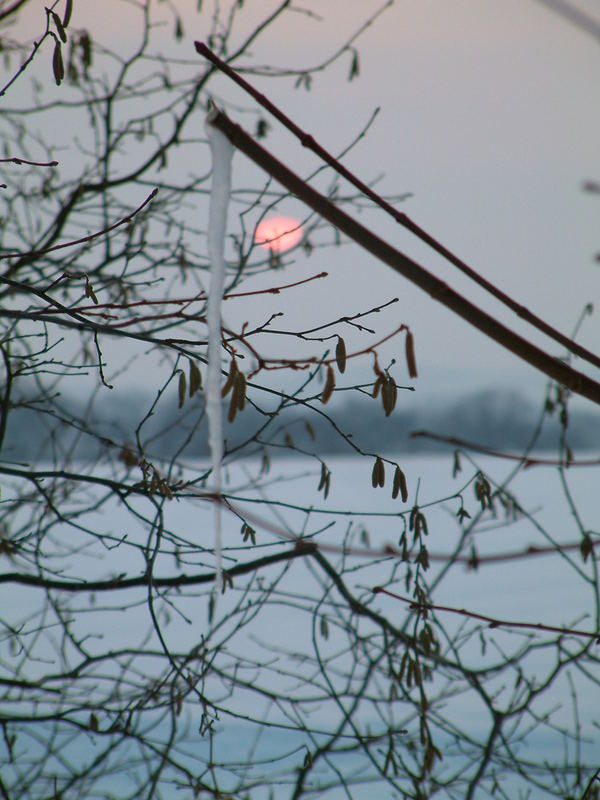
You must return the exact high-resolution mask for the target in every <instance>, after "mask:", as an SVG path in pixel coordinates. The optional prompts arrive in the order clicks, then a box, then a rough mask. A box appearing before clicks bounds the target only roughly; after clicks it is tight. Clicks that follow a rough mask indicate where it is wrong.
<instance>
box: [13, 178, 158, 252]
mask: <svg viewBox="0 0 600 800" xmlns="http://www.w3.org/2000/svg"><path fill="white" fill-rule="evenodd" d="M157 194H158V189H153V190H152V191H151V192H150V194H149V195H148V197H147V198H146V199H145V200H144V202H143V203H142V204H141V205H139V206H138V207H137V208H136V209H135V210H134V211H132V212H131V213H130V214H128V215H127V216H126V217H123V218H122V219H120V220H118V221H117V222H114V223H113V224H112V225H109V226H108V227H107V228H103V229H102V230H101V231H96V233H90V234H88V236H83V237H82V238H81V239H73V240H72V241H70V242H63V243H62V244H55V245H52V247H43V248H42V249H41V250H30V251H28V252H25V253H19V252H15V253H0V258H23V257H25V256H26V257H33V256H41V255H44V253H52V252H54V251H55V250H63V249H64V248H65V247H75V246H76V245H78V244H85V243H86V242H92V241H93V240H94V239H98V237H100V236H104V235H105V234H107V233H110V232H111V231H114V230H116V229H117V228H120V227H121V226H122V225H126V224H127V223H128V222H130V221H131V220H132V219H133V218H134V217H135V216H136V215H137V214H139V213H140V211H142V209H144V208H145V207H146V206H147V205H148V203H149V202H150V201H151V200H153V199H154V198H155V197H156V195H157Z"/></svg>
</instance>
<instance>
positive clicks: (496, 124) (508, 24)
mask: <svg viewBox="0 0 600 800" xmlns="http://www.w3.org/2000/svg"><path fill="white" fill-rule="evenodd" d="M42 5H43V4H41V3H40V9H41V7H42ZM111 5H113V3H110V2H108V1H106V2H103V3H93V4H91V3H75V4H74V7H75V10H74V14H73V21H72V23H71V25H72V26H73V27H83V26H88V27H89V28H90V30H92V31H93V32H94V36H95V37H96V38H98V39H101V38H103V37H107V39H106V41H107V42H109V44H110V46H111V47H113V48H116V47H117V46H118V47H121V46H123V47H127V44H128V41H129V37H130V35H131V30H133V22H132V21H133V20H134V11H133V10H132V11H130V13H131V14H132V17H131V20H128V19H125V18H124V17H123V16H121V17H119V25H115V24H114V22H115V17H114V16H112V17H111V14H110V12H109V7H110V6H111ZM174 5H175V6H176V7H178V8H179V9H180V11H182V12H183V10H184V9H185V13H182V17H183V24H184V31H185V36H184V38H183V40H182V41H181V42H179V43H176V42H175V41H174V39H173V36H172V27H171V24H170V23H169V26H168V27H166V28H165V29H164V36H163V45H162V46H163V47H164V49H165V50H166V49H167V48H168V49H169V51H170V52H176V53H177V54H179V55H180V56H181V57H182V58H183V57H186V58H191V59H192V60H193V59H194V57H196V58H198V62H199V61H200V60H199V57H197V56H196V54H195V51H194V48H193V41H194V39H200V40H202V39H203V38H204V36H205V35H206V31H207V30H208V24H209V21H210V17H211V15H212V11H213V4H212V3H209V2H205V3H204V5H203V11H202V14H201V15H198V14H197V13H196V12H195V9H196V3H195V2H193V3H192V2H185V3H184V2H177V1H176V2H175V3H174ZM275 5H277V4H276V3H274V2H267V0H264V1H262V2H251V1H250V0H247V2H246V4H245V7H244V10H243V13H242V15H241V17H240V19H241V20H242V21H244V19H246V18H247V20H248V29H249V27H250V25H251V23H252V22H253V21H254V20H255V19H256V18H257V9H258V10H259V11H260V14H261V15H263V14H264V13H265V12H268V11H269V9H271V8H274V7H275ZM302 5H303V7H304V8H307V9H309V10H311V11H313V12H316V13H318V14H319V15H321V17H322V21H321V22H317V21H316V20H315V19H313V18H310V17H307V16H305V15H302V14H298V13H296V14H289V15H288V16H287V17H286V18H285V19H284V20H282V21H280V22H278V23H277V24H276V25H274V26H273V27H272V28H271V29H270V30H267V31H266V33H265V35H264V36H263V37H262V38H260V39H259V40H258V41H257V43H256V44H255V45H254V46H253V48H252V58H251V59H250V58H244V59H243V60H241V61H240V63H241V64H249V63H252V64H254V65H260V64H267V65H274V66H277V67H280V68H282V69H283V68H294V67H299V66H306V65H309V64H316V63H319V62H320V61H321V60H322V58H324V57H325V56H327V55H328V54H329V53H330V52H331V51H332V50H335V49H337V48H338V47H339V46H342V45H343V44H344V43H345V41H346V40H347V38H348V36H349V35H350V34H351V33H352V32H353V31H354V30H355V29H356V28H357V27H358V26H359V24H360V22H361V20H362V19H364V17H365V16H366V15H367V13H368V12H369V11H371V10H375V9H376V8H378V7H379V5H381V4H380V3H377V2H371V0H368V1H367V0H328V2H327V3H323V2H317V0H305V2H303V3H302ZM572 5H573V6H576V7H577V8H579V9H583V10H587V11H590V10H591V11H593V10H594V5H595V4H594V3H593V2H584V0H572ZM118 7H119V9H121V10H122V8H123V4H122V3H119V5H118ZM160 8H161V9H164V8H165V6H161V7H160ZM160 13H163V11H162V10H161V12H160ZM164 14H165V15H166V16H167V17H168V16H169V15H168V9H166V10H165V11H164ZM245 15H247V17H246V16H245ZM596 16H597V17H598V18H600V11H598V13H597V15H596ZM38 18H39V17H38ZM30 19H31V12H29V13H28V15H27V17H24V19H23V24H26V23H27V24H29V20H30ZM170 19H172V17H171V18H170ZM130 22H131V23H132V24H130ZM38 27H39V26H38ZM35 32H36V28H35V26H34V29H33V33H35ZM357 46H358V52H359V58H360V62H359V63H360V77H359V79H357V80H354V81H352V82H351V83H350V82H348V72H349V69H350V60H351V58H350V55H349V54H347V53H346V54H345V55H344V57H343V58H342V59H341V60H340V61H339V62H338V63H337V64H336V65H334V66H333V67H332V68H331V70H330V71H328V72H326V73H324V74H319V75H316V76H315V78H314V80H313V85H312V89H311V91H310V92H306V91H304V90H302V89H299V90H295V89H294V88H293V83H294V79H293V78H292V79H291V78H278V79H276V80H268V79H260V78H252V81H253V82H254V83H255V85H257V87H258V88H260V89H261V90H262V91H264V92H266V93H268V94H269V96H270V98H271V99H272V100H273V101H274V102H276V103H277V104H279V105H280V106H281V108H282V109H283V110H284V111H285V112H286V113H288V114H289V115H290V116H291V117H292V118H293V119H294V120H295V121H296V122H298V123H299V124H300V125H301V126H302V127H304V128H305V129H307V130H308V131H310V132H311V133H312V134H313V135H314V136H315V138H316V139H317V140H318V141H320V142H321V143H322V144H323V145H324V146H325V147H326V148H328V149H330V150H331V151H332V152H334V153H335V152H339V151H340V150H342V149H343V148H344V147H345V146H346V145H347V144H348V143H349V142H350V141H351V140H352V139H353V137H354V136H355V135H356V134H357V133H358V132H359V131H360V130H361V128H362V126H363V125H364V124H365V123H366V121H367V120H368V119H369V117H370V115H371V113H372V112H373V110H374V109H375V107H377V106H380V107H381V112H380V114H379V116H378V118H377V120H376V122H375V124H374V125H373V127H372V128H371V130H370V131H369V133H368V135H367V137H366V138H365V139H363V140H362V141H361V142H360V144H359V145H358V146H357V147H356V148H355V149H354V150H353V151H352V152H351V153H350V154H349V155H348V156H347V157H346V158H345V159H344V163H345V164H346V165H347V166H348V167H350V168H351V169H353V170H354V171H355V172H356V173H357V174H358V176H359V177H361V178H362V179H364V180H372V179H374V178H377V177H379V176H383V177H382V178H381V180H380V181H379V182H378V183H377V187H376V188H377V189H378V191H380V192H381V193H385V194H390V195H401V194H404V193H407V192H410V193H412V197H411V198H410V199H409V200H408V201H406V202H404V203H403V204H402V210H404V211H405V212H406V213H408V214H409V215H410V216H411V217H412V218H413V219H414V220H415V221H416V222H417V223H419V224H420V225H421V226H422V227H424V228H425V229H426V230H428V231H429V232H430V233H431V234H433V235H434V236H436V237H437V238H438V239H440V240H441V242H442V243H443V244H445V245H446V246H447V247H449V248H450V249H453V250H454V251H455V252H456V253H457V255H459V256H460V257H462V258H463V259H465V260H466V261H467V262H468V263H469V264H470V265H471V266H472V267H473V268H475V269H476V270H477V271H479V272H481V274H483V275H484V276H485V277H487V278H488V279H489V280H490V281H492V282H494V283H496V284H497V285H498V286H499V287H500V288H501V289H503V290H504V291H506V292H507V293H508V294H510V295H512V296H513V297H514V298H515V299H516V300H518V301H519V302H521V303H522V304H524V305H526V306H528V307H529V308H530V309H531V310H532V311H533V312H534V313H536V314H538V315H540V316H541V317H543V318H545V319H546V320H547V321H549V322H550V323H552V324H553V325H555V326H556V327H557V328H559V329H560V330H561V331H562V332H564V333H569V332H570V330H571V328H572V327H573V325H574V323H575V321H576V319H577V318H578V316H579V314H580V312H581V309H582V308H583V306H584V305H585V304H586V303H588V302H596V301H597V300H598V298H599V291H598V289H599V282H600V265H599V264H596V263H594V257H595V254H596V253H597V252H598V251H600V225H599V224H598V220H599V218H600V196H598V195H593V194H589V193H585V192H583V191H582V184H583V183H584V181H585V180H588V179H592V180H598V179H599V178H600V173H599V171H598V170H599V167H598V142H599V141H600V104H599V103H598V102H597V100H598V93H597V85H598V72H599V68H600V43H599V42H598V40H597V39H595V38H594V37H593V36H591V35H589V34H588V33H586V32H585V31H582V30H580V29H579V28H577V27H576V26H575V25H573V24H572V23H571V22H569V21H567V20H565V19H564V18H562V17H561V16H560V15H558V14H557V13H555V12H553V11H551V10H549V9H548V8H547V7H546V5H545V4H544V3H543V2H541V0H453V2H451V3H450V2H447V0H396V2H395V3H394V4H393V5H392V7H391V8H389V9H388V10H387V11H386V12H385V13H384V14H383V15H382V16H381V17H380V18H379V19H378V20H377V21H376V22H375V23H374V25H373V26H371V28H370V29H369V30H368V31H367V32H366V33H365V34H364V36H363V37H362V38H361V39H360V40H359V42H358V43H357ZM49 57H50V56H48V58H49ZM213 91H214V92H215V93H216V94H217V95H219V94H220V95H221V96H222V97H226V98H229V99H230V100H232V101H234V102H235V103H237V104H238V105H240V106H242V105H243V106H245V107H252V102H251V101H249V100H248V99H247V98H246V97H245V96H243V94H242V92H241V90H239V89H237V88H236V87H233V86H231V85H230V84H229V83H228V81H227V80H226V79H224V78H220V77H219V78H217V80H216V81H215V83H214V84H213ZM231 115H232V116H233V117H234V118H236V119H237V120H238V121H240V122H242V123H244V122H246V124H247V125H249V124H250V120H251V118H250V117H248V116H244V115H242V114H241V112H240V113H237V112H236V110H235V109H232V111H231ZM200 124H201V118H200V117H199V125H200ZM266 144H267V145H268V147H269V148H270V149H271V151H272V152H273V153H274V154H275V155H276V156H278V157H280V158H282V159H283V160H286V161H287V162H288V163H289V165H290V166H291V167H292V168H294V169H295V170H296V171H297V172H298V173H299V174H301V175H307V174H309V172H310V170H311V169H313V168H314V167H315V166H316V165H317V163H318V162H317V161H316V159H315V158H314V157H313V156H312V155H311V154H310V153H307V152H306V151H304V150H303V149H302V147H301V146H300V145H299V144H298V143H297V142H296V141H295V140H293V138H292V137H291V135H290V134H289V133H287V132H286V131H285V130H282V129H281V128H280V127H279V126H278V124H277V123H273V128H272V130H271V133H270V135H269V137H268V138H267V140H266ZM209 163H210V162H209V154H208V149H206V151H205V152H204V153H203V154H199V160H198V171H200V170H202V171H203V172H204V171H206V169H207V168H208V166H209ZM256 175H257V173H256V171H255V170H254V169H253V168H250V167H249V166H248V164H247V162H246V160H245V157H244V156H243V155H241V154H237V155H236V157H235V159H234V177H233V181H234V185H238V186H242V185H247V182H248V179H249V176H256ZM329 179H330V177H329V174H328V175H326V176H324V177H323V179H322V180H320V181H317V182H316V185H317V188H324V187H326V186H327V184H328V182H329ZM282 210H283V211H284V212H288V213H297V214H298V215H299V216H300V215H302V214H303V213H304V210H303V209H302V207H301V206H300V205H299V204H297V203H296V204H295V203H294V202H290V203H289V204H288V205H287V206H286V208H285V209H282ZM360 221H361V222H363V223H365V222H367V223H368V224H369V225H370V226H371V227H372V228H373V230H374V231H375V232H377V233H379V234H380V235H382V236H385V237H387V238H388V239H389V240H390V242H391V243H393V244H394V245H395V246H396V247H398V248H399V249H401V250H404V251H405V252H406V253H408V254H409V255H411V256H412V257H414V258H415V259H416V260H418V261H419V262H420V263H421V265H422V266H424V267H426V268H427V269H428V270H430V271H432V272H434V273H435V274H436V275H438V276H439V277H440V278H442V279H443V280H445V281H447V282H448V283H449V284H450V285H451V286H452V287H453V288H455V289H457V290H459V291H463V292H464V293H465V294H466V295H467V296H468V297H469V298H470V299H472V300H474V301H475V302H480V303H481V305H482V307H483V308H484V309H486V310H487V311H488V312H490V313H492V314H493V315H494V316H496V317H497V318H499V319H501V320H502V321H504V322H506V323H507V324H510V325H511V326H513V327H514V329H515V330H516V331H517V332H520V333H521V334H523V335H525V336H527V337H528V338H531V339H532V340H533V341H535V342H537V343H540V344H542V345H544V346H545V348H546V349H548V350H549V351H550V352H552V353H553V354H557V355H560V349H559V348H558V346H555V345H553V344H552V343H550V342H548V340H545V339H544V338H543V337H541V336H538V335H536V334H534V333H533V332H532V331H531V329H529V328H528V327H527V326H525V324H524V323H522V322H521V321H519V320H518V319H517V318H516V317H515V316H514V315H513V314H512V313H510V312H508V311H505V310H504V309H503V308H502V307H500V306H499V304H498V303H497V302H496V301H494V300H493V299H491V298H489V299H488V297H487V296H484V295H483V294H482V292H481V290H478V289H476V288H474V287H473V286H472V285H471V284H470V283H469V282H468V281H467V280H466V279H465V278H463V277H462V276H461V275H460V274H459V273H458V272H457V271H456V270H455V268H453V267H452V266H451V265H447V264H446V263H445V262H443V261H442V260H441V259H440V258H438V257H436V256H435V255H434V254H433V253H431V252H429V251H428V249H427V248H426V247H425V246H423V245H421V244H420V243H419V242H416V241H415V240H414V239H413V238H412V237H411V236H410V235H409V234H408V233H407V232H405V231H404V230H402V229H400V227H399V226H398V225H396V223H394V222H393V221H392V220H389V219H387V218H386V217H385V216H384V215H383V214H382V212H380V211H368V212H364V213H362V214H361V216H360ZM236 225H238V221H237V219H236V217H235V215H232V217H231V220H230V232H231V233H235V230H236ZM325 238H327V237H325ZM330 238H331V237H330ZM323 269H326V270H327V271H328V272H329V278H328V279H327V281H322V282H320V284H319V289H318V293H315V290H314V289H313V288H312V287H311V288H307V289H304V290H298V292H297V293H295V294H294V295H293V296H286V298H288V297H289V300H288V299H286V300H285V301H282V299H281V298H277V308H279V307H281V306H282V302H284V303H285V305H284V308H285V311H286V316H287V320H288V325H289V326H290V327H293V326H294V325H298V326H304V327H306V326H307V315H308V317H309V320H310V322H311V323H313V324H314V323H316V322H324V321H328V320H330V319H332V318H334V317H335V316H336V315H343V314H347V313H355V312H357V311H362V310H365V309H366V308H369V307H371V306H374V305H377V304H379V303H384V302H386V301H387V300H389V299H390V298H391V297H395V296H397V297H399V298H400V303H398V304H397V305H396V306H395V307H394V311H393V314H392V315H390V314H388V316H387V317H386V318H385V320H383V315H381V316H382V327H381V330H382V331H383V332H387V331H388V330H389V329H390V328H391V327H393V326H395V325H396V324H397V323H398V322H406V323H407V324H409V325H410V327H411V329H412V330H413V331H414V335H415V341H416V350H417V360H418V363H419V371H420V377H419V384H418V385H419V387H420V388H421V390H422V391H423V392H425V393H426V392H433V393H436V394H442V395H443V394H444V393H445V392H452V393H455V392H456V391H457V390H459V389H462V388H464V389H466V390H470V389H473V388H478V387H483V386H489V385H507V384H512V385H515V384H517V385H518V387H519V388H522V389H524V390H525V391H529V390H533V389H535V387H542V386H543V385H544V383H545V379H544V378H543V376H540V375H539V374H537V373H535V371H534V370H533V369H532V368H530V367H528V366H527V365H523V366H520V365H517V364H516V362H515V358H514V357H513V356H512V355H510V354H505V353H504V352H503V351H502V350H501V349H500V347H499V346H498V345H496V344H494V343H493V342H491V341H488V340H486V339H485V338H484V337H483V336H482V335H481V334H479V333H478V332H477V331H475V330H474V329H472V328H470V327H469V326H468V325H467V324H466V323H465V322H463V321H462V320H460V319H458V318H456V317H454V316H453V315H451V313H450V312H448V311H446V310H445V309H444V308H442V307H441V306H440V305H439V304H437V303H435V302H433V301H432V300H431V299H430V298H428V297H427V296H425V295H424V294H422V293H421V292H420V290H418V289H416V288H414V287H412V286H410V285H409V284H407V283H406V282H404V281H403V279H401V278H400V277H398V276H397V275H396V274H394V273H393V272H391V271H390V270H389V268H387V267H385V266H384V265H381V264H379V263H377V262H376V261H375V260H374V259H373V258H372V257H371V256H368V255H367V254H364V253H362V252H361V251H360V250H359V249H358V248H357V247H356V246H354V245H352V246H344V247H342V248H340V249H338V250H333V249H331V250H317V251H316V252H315V253H313V255H312V256H311V258H310V259H307V258H306V257H305V256H304V255H303V254H302V253H298V254H296V255H295V256H294V263H293V264H291V265H290V267H289V269H288V270H287V272H286V274H285V281H288V280H296V279H300V278H302V277H305V276H306V275H308V274H314V273H317V272H319V271H321V270H323ZM278 277H280V276H278ZM269 302H270V301H269V299H266V300H265V301H264V307H261V309H260V313H261V316H266V315H267V314H268V312H269V308H270V306H269ZM273 308H275V306H273ZM226 313H227V314H233V315H234V316H235V314H236V313H237V312H234V311H231V312H230V311H229V308H227V309H226ZM240 313H242V312H240ZM243 313H246V312H245V311H244V312H243ZM599 314H600V309H599V311H598V312H597V313H596V314H595V315H594V316H593V317H592V318H591V319H590V320H588V321H587V322H586V323H585V326H584V328H583V330H582V332H581V336H580V339H581V341H582V343H584V344H585V345H586V346H588V347H590V348H591V349H597V345H598V342H600V321H599V320H600V316H599ZM400 344H401V343H400V342H398V343H397V344H396V345H390V346H389V347H388V348H387V349H386V351H385V355H387V357H392V356H394V355H395V349H398V348H399V345H400ZM384 360H385V359H384ZM369 366H370V365H369V364H366V365H364V368H365V369H367V370H368V368H369ZM578 366H581V365H578ZM397 378H398V379H401V378H402V372H401V371H399V372H398V375H397Z"/></svg>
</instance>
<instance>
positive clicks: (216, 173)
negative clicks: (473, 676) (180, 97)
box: [205, 113, 233, 596]
mask: <svg viewBox="0 0 600 800" xmlns="http://www.w3.org/2000/svg"><path fill="white" fill-rule="evenodd" d="M205 128H206V134H207V136H208V142H209V144H210V149H211V153H212V162H213V168H212V180H211V190H210V211H209V216H208V256H209V259H210V289H209V293H208V309H207V317H208V373H207V377H206V414H207V417H208V443H209V447H210V455H211V466H212V474H213V490H214V493H215V495H216V496H217V497H219V496H220V494H221V467H222V462H223V419H222V406H221V302H222V300H223V287H224V284H225V234H226V231H227V208H228V206H229V197H230V193H231V161H232V157H233V146H232V145H231V143H230V141H229V139H227V137H226V136H225V135H224V134H223V133H221V131H220V130H218V129H217V128H215V127H214V126H213V125H212V124H211V114H210V113H209V114H208V116H207V117H206V122H205ZM214 525H215V560H216V576H215V589H219V588H220V586H221V582H222V569H223V568H222V556H221V504H220V502H218V501H217V502H215V504H214ZM215 596H216V595H215Z"/></svg>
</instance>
